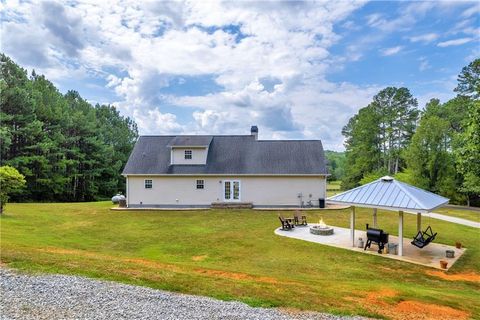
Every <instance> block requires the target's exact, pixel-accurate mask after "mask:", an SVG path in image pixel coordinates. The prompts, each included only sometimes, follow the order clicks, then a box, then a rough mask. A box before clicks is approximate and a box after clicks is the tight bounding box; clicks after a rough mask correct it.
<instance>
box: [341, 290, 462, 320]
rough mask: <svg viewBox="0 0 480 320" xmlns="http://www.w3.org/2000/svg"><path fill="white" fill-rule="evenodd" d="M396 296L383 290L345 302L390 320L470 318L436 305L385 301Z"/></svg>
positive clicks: (394, 292) (459, 312)
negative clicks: (353, 303) (350, 302)
mask: <svg viewBox="0 0 480 320" xmlns="http://www.w3.org/2000/svg"><path fill="white" fill-rule="evenodd" d="M397 295H398V292H396V291H395V290H392V289H389V288H383V289H380V290H377V291H370V292H367V293H365V294H364V295H363V297H358V296H356V297H348V298H346V300H348V301H354V302H356V303H359V304H360V305H362V307H364V308H365V309H366V310H368V311H369V312H372V313H377V314H378V315H382V316H384V317H387V318H389V319H392V320H444V319H445V320H447V319H457V320H463V319H468V318H469V316H470V314H469V313H468V312H466V311H463V310H458V309H454V308H451V307H447V306H441V305H437V304H429V303H423V302H419V301H412V300H406V301H400V302H399V303H393V304H392V303H389V302H387V301H386V300H387V299H388V298H394V297H396V296H397Z"/></svg>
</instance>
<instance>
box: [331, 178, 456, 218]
mask: <svg viewBox="0 0 480 320" xmlns="http://www.w3.org/2000/svg"><path fill="white" fill-rule="evenodd" d="M327 201H328V202H329V203H336V204H347V205H352V206H357V207H368V208H378V209H385V210H394V211H399V210H403V211H407V212H421V213H425V212H429V211H431V210H433V209H435V208H438V207H440V206H443V205H445V204H447V203H448V201H449V199H447V198H444V197H441V196H439V195H436V194H434V193H431V192H428V191H425V190H422V189H420V188H417V187H414V186H411V185H409V184H406V183H403V182H400V181H398V180H395V179H394V178H392V177H389V176H385V177H382V178H380V179H378V180H375V181H373V182H370V183H368V184H365V185H363V186H360V187H358V188H355V189H351V190H348V191H345V192H343V193H340V194H337V195H335V196H332V197H330V198H328V199H327Z"/></svg>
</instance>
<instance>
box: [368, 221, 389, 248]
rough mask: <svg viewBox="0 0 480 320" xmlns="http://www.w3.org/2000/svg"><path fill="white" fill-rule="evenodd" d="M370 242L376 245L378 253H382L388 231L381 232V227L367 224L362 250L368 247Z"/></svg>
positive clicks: (386, 241)
mask: <svg viewBox="0 0 480 320" xmlns="http://www.w3.org/2000/svg"><path fill="white" fill-rule="evenodd" d="M372 242H375V243H376V244H377V245H378V253H382V250H383V248H384V247H385V244H387V243H388V233H386V232H383V230H382V229H375V228H369V227H368V224H367V242H366V243H365V248H364V249H363V250H367V248H370V245H371V244H372Z"/></svg>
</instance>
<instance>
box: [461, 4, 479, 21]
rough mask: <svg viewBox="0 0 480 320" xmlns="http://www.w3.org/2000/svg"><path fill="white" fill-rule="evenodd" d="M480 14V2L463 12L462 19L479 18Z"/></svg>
mask: <svg viewBox="0 0 480 320" xmlns="http://www.w3.org/2000/svg"><path fill="white" fill-rule="evenodd" d="M479 14H480V4H479V3H478V2H474V4H473V5H472V6H471V7H470V8H468V9H466V10H465V11H463V12H462V17H464V18H468V17H471V16H474V15H477V16H478V15H479Z"/></svg>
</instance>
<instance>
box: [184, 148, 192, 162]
mask: <svg viewBox="0 0 480 320" xmlns="http://www.w3.org/2000/svg"><path fill="white" fill-rule="evenodd" d="M185 160H192V150H185Z"/></svg>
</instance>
